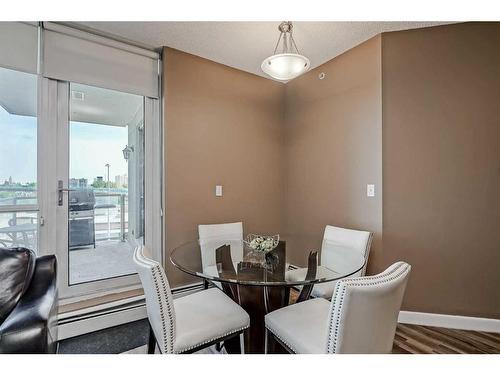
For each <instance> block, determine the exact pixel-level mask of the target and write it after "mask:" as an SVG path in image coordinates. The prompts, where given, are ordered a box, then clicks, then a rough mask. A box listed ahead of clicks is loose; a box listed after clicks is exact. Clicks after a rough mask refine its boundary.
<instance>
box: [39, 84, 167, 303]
mask: <svg viewBox="0 0 500 375" xmlns="http://www.w3.org/2000/svg"><path fill="white" fill-rule="evenodd" d="M39 94H40V95H39V109H40V111H39V124H38V186H39V191H38V194H39V209H40V218H41V221H40V222H41V224H40V226H39V249H40V250H39V252H40V255H45V254H56V256H57V261H58V289H59V298H60V303H62V304H64V303H71V302H74V301H76V300H82V299H87V298H93V297H96V296H101V295H105V294H108V293H116V292H119V291H124V290H130V289H135V288H139V287H140V281H139V278H138V276H137V275H127V276H121V277H116V278H112V279H106V280H100V281H95V282H88V283H83V284H77V285H71V286H69V283H68V276H69V259H68V194H67V193H65V194H64V198H63V205H62V206H58V204H57V200H58V199H57V198H58V190H57V188H58V186H57V181H58V180H62V181H64V187H68V181H69V83H68V82H63V81H56V80H52V79H48V78H40V79H39ZM144 124H145V125H144V129H145V155H144V157H145V169H146V170H145V189H144V190H145V199H144V201H145V207H144V209H145V218H144V220H145V244H146V246H148V247H149V248H150V249H151V252H152V255H153V257H154V258H155V259H156V260H158V261H161V260H162V254H163V249H162V240H161V238H162V235H161V232H162V231H161V229H162V217H161V213H162V208H161V203H162V200H161V191H162V184H161V168H162V158H161V152H162V149H161V147H162V139H161V136H160V135H161V128H160V117H159V100H158V99H151V98H145V102H144Z"/></svg>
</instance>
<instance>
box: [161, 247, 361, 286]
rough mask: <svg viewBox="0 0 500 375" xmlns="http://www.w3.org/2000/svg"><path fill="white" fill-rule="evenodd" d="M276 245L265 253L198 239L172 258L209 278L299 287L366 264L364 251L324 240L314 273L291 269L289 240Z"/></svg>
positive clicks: (190, 271)
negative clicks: (321, 257)
mask: <svg viewBox="0 0 500 375" xmlns="http://www.w3.org/2000/svg"><path fill="white" fill-rule="evenodd" d="M275 246H276V247H275V248H274V249H272V250H271V251H268V252H265V251H261V250H256V249H255V248H254V247H255V246H254V245H252V246H250V243H249V242H247V241H242V240H220V239H218V240H215V239H214V240H203V241H200V240H196V241H191V242H188V243H185V244H183V245H181V246H179V247H177V248H175V249H174V250H173V251H172V253H171V255H170V260H171V262H172V263H173V264H174V266H175V267H177V268H178V269H180V270H181V271H183V272H186V273H188V274H191V275H193V276H197V277H201V278H204V279H207V280H211V281H215V282H225V283H231V284H242V285H262V286H298V285H308V284H315V283H324V282H330V281H335V280H339V279H342V278H345V277H349V276H352V275H355V274H356V273H357V272H359V271H360V270H361V269H362V268H363V266H364V264H365V259H364V257H363V256H362V254H360V253H358V252H356V251H354V250H353V249H350V248H346V247H345V246H342V245H340V244H336V243H334V242H329V241H323V243H322V246H321V252H322V253H324V255H323V260H324V261H323V262H322V263H321V264H320V265H319V266H317V269H316V270H315V272H312V273H311V271H310V272H308V268H307V267H306V268H299V269H290V263H289V258H288V256H287V251H286V241H279V243H278V242H277V241H276V245H275ZM319 253H320V252H319V251H318V259H319V256H320V254H319ZM308 254H309V253H308V252H306V251H304V262H303V264H307V263H308ZM309 256H310V255H309ZM316 262H317V261H316ZM311 268H314V267H313V266H312V267H311Z"/></svg>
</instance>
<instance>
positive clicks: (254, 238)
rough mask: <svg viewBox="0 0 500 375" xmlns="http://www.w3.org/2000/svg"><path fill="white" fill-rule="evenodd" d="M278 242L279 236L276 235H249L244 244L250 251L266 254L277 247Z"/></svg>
mask: <svg viewBox="0 0 500 375" xmlns="http://www.w3.org/2000/svg"><path fill="white" fill-rule="evenodd" d="M279 240H280V236H279V235H278V234H277V235H274V236H264V235H258V234H249V235H248V236H247V240H246V243H247V245H248V247H250V248H251V249H252V250H255V251H261V252H263V253H268V252H270V251H271V250H273V249H274V248H275V247H276V246H278V243H279Z"/></svg>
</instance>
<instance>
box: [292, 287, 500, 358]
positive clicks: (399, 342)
mask: <svg viewBox="0 0 500 375" xmlns="http://www.w3.org/2000/svg"><path fill="white" fill-rule="evenodd" d="M298 295H299V294H298V292H297V291H296V290H292V291H291V292H290V303H295V300H296V299H297V297H298ZM392 352H393V353H395V354H500V333H490V332H479V331H465V330H460V329H449V328H439V327H428V326H419V325H413V324H398V327H397V329H396V336H395V337H394V345H393V347H392Z"/></svg>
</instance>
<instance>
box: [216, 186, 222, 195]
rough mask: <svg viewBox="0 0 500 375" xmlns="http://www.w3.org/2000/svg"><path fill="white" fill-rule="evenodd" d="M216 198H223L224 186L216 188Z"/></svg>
mask: <svg viewBox="0 0 500 375" xmlns="http://www.w3.org/2000/svg"><path fill="white" fill-rule="evenodd" d="M215 196H216V197H222V185H216V186H215Z"/></svg>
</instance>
